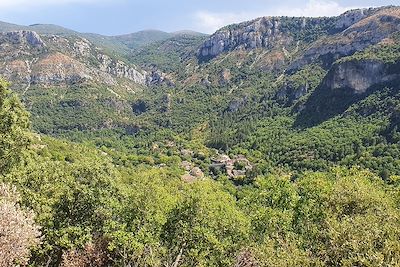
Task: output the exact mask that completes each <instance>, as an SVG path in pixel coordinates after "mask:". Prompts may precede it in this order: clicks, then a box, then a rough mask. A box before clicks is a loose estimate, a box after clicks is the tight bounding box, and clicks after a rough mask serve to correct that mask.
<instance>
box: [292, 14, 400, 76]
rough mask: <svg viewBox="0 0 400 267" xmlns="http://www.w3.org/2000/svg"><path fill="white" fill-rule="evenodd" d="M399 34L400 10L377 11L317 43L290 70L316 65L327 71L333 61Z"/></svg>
mask: <svg viewBox="0 0 400 267" xmlns="http://www.w3.org/2000/svg"><path fill="white" fill-rule="evenodd" d="M346 21H347V20H346ZM343 23H344V24H343V25H346V23H345V22H343ZM340 24H341V23H340ZM398 31H400V8H397V7H392V8H386V9H382V10H378V11H376V12H374V13H373V14H372V15H371V16H368V17H366V18H364V19H361V20H359V21H358V22H357V23H354V24H352V25H351V26H350V27H348V28H346V29H345V30H344V31H342V32H340V33H338V34H335V35H331V36H328V37H326V38H323V39H320V40H318V41H316V42H315V43H313V44H312V45H311V47H310V48H308V49H307V50H306V51H305V52H304V53H303V54H302V55H301V56H300V57H299V58H298V59H296V60H295V61H294V62H293V63H292V64H291V65H290V66H289V69H290V70H296V69H299V68H301V67H302V66H304V65H307V64H311V63H313V62H318V61H322V62H323V63H324V65H325V66H326V67H329V66H330V64H332V63H333V62H334V61H335V60H337V59H339V58H341V57H344V56H349V55H352V54H354V53H355V52H357V51H361V50H363V49H365V48H367V47H369V46H371V45H375V44H378V43H379V42H381V41H382V40H383V39H385V38H387V37H389V36H390V35H391V34H393V33H395V32H398Z"/></svg>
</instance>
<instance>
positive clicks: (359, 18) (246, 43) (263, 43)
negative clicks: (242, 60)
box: [198, 7, 400, 70]
mask: <svg viewBox="0 0 400 267" xmlns="http://www.w3.org/2000/svg"><path fill="white" fill-rule="evenodd" d="M399 14H400V8H398V7H385V8H369V9H357V10H351V11H348V12H346V13H344V14H342V15H340V16H337V17H331V18H290V17H262V18H258V19H256V20H253V21H249V22H244V23H240V24H235V25H230V26H227V27H224V28H222V29H220V30H219V31H217V32H216V33H215V34H213V35H212V36H210V38H209V39H208V40H207V41H205V42H204V43H203V44H202V45H201V46H200V48H199V50H198V59H199V60H200V61H206V60H209V59H212V58H214V57H217V56H218V55H220V54H222V53H225V52H230V51H235V50H251V49H257V48H262V49H266V50H277V49H280V50H283V52H285V53H287V54H288V52H286V50H288V51H289V50H290V48H291V51H294V53H293V54H294V56H296V57H297V59H296V58H293V60H294V62H292V64H291V65H290V66H289V69H292V70H294V69H298V68H300V67H301V66H304V65H305V64H309V63H310V62H313V61H315V60H318V59H322V60H328V61H329V62H328V64H331V63H332V62H333V61H334V60H335V59H337V58H339V57H342V56H347V55H351V54H352V53H354V52H355V51H358V50H360V49H364V48H365V47H368V46H370V45H373V44H376V43H378V42H380V41H381V40H382V39H384V38H386V37H387V36H389V35H390V34H392V33H393V32H395V31H399V27H400V26H399V25H400V15H399ZM310 44H311V46H310ZM309 46H310V47H309ZM301 49H306V50H305V52H304V53H303V52H302V51H301ZM289 56H290V57H291V56H292V55H289Z"/></svg>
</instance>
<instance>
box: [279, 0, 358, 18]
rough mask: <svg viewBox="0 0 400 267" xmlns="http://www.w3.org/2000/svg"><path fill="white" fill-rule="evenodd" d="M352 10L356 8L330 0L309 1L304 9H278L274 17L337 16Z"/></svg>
mask: <svg viewBox="0 0 400 267" xmlns="http://www.w3.org/2000/svg"><path fill="white" fill-rule="evenodd" d="M354 8H357V7H349V6H341V5H340V4H338V3H337V2H335V1H330V0H322V1H321V0H309V1H308V2H307V4H306V5H305V6H304V7H297V8H296V7H295V8H293V7H291V8H290V7H286V8H282V9H278V10H277V11H276V15H285V16H300V17H302V16H304V17H324V16H337V15H340V14H342V13H344V12H345V11H347V10H349V9H354Z"/></svg>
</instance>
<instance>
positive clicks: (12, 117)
mask: <svg viewBox="0 0 400 267" xmlns="http://www.w3.org/2000/svg"><path fill="white" fill-rule="evenodd" d="M7 88H8V83H7V82H5V81H4V80H1V79H0V175H4V174H6V173H7V172H8V171H9V170H10V169H11V168H12V167H13V166H15V165H16V164H18V163H19V162H20V160H21V156H22V152H23V150H24V149H25V148H27V146H28V145H29V143H30V142H29V135H28V134H27V130H28V129H29V126H30V122H29V116H28V113H27V112H26V111H25V109H24V107H23V106H22V104H21V102H20V101H19V99H18V98H17V96H16V95H14V94H12V93H11V92H10V91H9V90H8V89H7Z"/></svg>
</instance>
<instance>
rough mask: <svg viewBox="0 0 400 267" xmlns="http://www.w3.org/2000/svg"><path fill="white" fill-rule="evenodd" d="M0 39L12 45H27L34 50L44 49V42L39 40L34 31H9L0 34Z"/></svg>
mask: <svg viewBox="0 0 400 267" xmlns="http://www.w3.org/2000/svg"><path fill="white" fill-rule="evenodd" d="M0 38H2V39H6V40H4V41H8V42H10V43H11V44H14V45H23V44H27V45H30V46H32V47H36V48H43V47H46V44H45V42H44V41H43V40H42V39H41V38H40V36H39V34H37V33H36V32H34V31H11V32H4V33H0Z"/></svg>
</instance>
